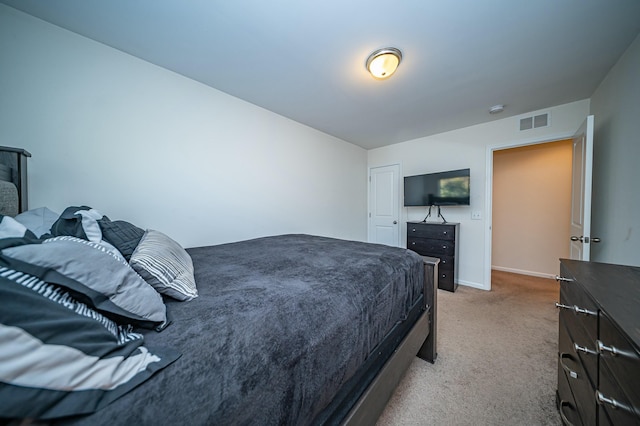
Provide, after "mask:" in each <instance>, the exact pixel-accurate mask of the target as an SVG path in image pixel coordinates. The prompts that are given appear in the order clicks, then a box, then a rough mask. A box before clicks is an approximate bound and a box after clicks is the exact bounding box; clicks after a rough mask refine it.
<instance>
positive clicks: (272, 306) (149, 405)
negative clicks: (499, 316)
mask: <svg viewBox="0 0 640 426" xmlns="http://www.w3.org/2000/svg"><path fill="white" fill-rule="evenodd" d="M18 210H20V209H18ZM31 212H33V211H32V210H29V211H22V212H20V213H19V214H18V215H16V216H15V217H12V216H10V215H5V216H2V220H1V221H0V236H2V237H3V238H1V239H0V248H2V253H1V255H0V284H2V285H0V292H1V291H4V292H5V294H3V295H2V296H0V297H4V299H3V300H21V298H25V299H28V301H27V302H25V303H26V306H34V307H35V306H39V307H40V306H41V307H40V308H38V310H37V315H32V313H30V312H27V311H26V310H25V308H24V306H25V305H24V304H23V305H21V306H17V307H13V305H12V304H11V303H10V304H5V303H4V302H3V307H2V312H1V315H0V319H2V324H3V325H4V330H5V331H6V330H10V331H11V333H14V334H7V333H5V334H4V338H3V334H2V333H1V331H2V330H3V328H0V358H1V357H3V356H4V357H5V358H10V356H9V355H7V354H8V353H10V352H11V351H13V349H14V347H15V346H16V343H15V342H17V341H18V340H19V339H10V338H7V336H14V337H15V336H16V335H17V336H19V337H20V338H22V336H21V335H20V334H19V333H20V332H21V331H22V330H23V328H20V327H24V330H28V331H30V330H34V331H33V333H34V334H37V336H38V338H40V337H42V336H43V334H46V336H47V337H46V339H49V338H50V339H52V340H51V343H50V344H49V342H47V344H49V346H50V347H54V346H55V347H56V348H57V346H56V344H58V346H64V345H65V344H66V340H65V343H64V344H63V343H59V341H60V340H56V339H62V338H61V337H59V336H58V334H59V333H62V334H63V335H64V336H66V337H65V339H70V340H71V341H73V343H71V344H69V345H70V346H73V348H72V349H73V352H71V353H74V354H77V355H78V356H79V357H81V358H82V357H84V356H86V355H87V354H88V353H91V354H94V353H93V352H91V350H93V347H90V348H88V349H87V351H86V353H85V352H82V350H84V348H85V347H86V346H91V345H89V344H88V343H87V340H91V339H96V338H95V336H97V335H98V334H99V333H98V332H94V331H92V330H94V329H96V328H99V329H100V330H101V331H100V333H102V332H103V331H102V329H109V331H110V333H111V335H113V336H116V337H117V339H116V340H117V343H113V344H111V346H109V349H107V350H105V349H104V348H103V349H102V351H103V353H101V354H100V355H99V356H98V355H95V354H94V355H92V356H93V357H94V358H96V357H97V358H99V363H104V364H105V365H106V364H109V365H111V364H113V363H114V361H113V359H114V356H113V354H114V353H117V354H118V356H119V358H118V357H115V358H117V359H118V360H124V361H123V362H121V363H120V364H118V365H117V367H116V368H114V371H115V373H113V374H112V376H114V375H115V376H117V377H118V378H119V379H118V380H120V376H127V374H128V376H127V377H126V380H124V379H123V380H122V384H120V382H118V385H117V386H113V385H111V386H110V387H109V386H107V387H105V386H102V387H101V386H99V385H95V383H93V384H91V382H92V381H95V380H96V379H95V377H100V372H97V373H95V374H93V373H87V371H92V370H91V368H93V367H92V365H93V364H91V363H84V364H83V363H72V364H71V365H69V366H66V367H68V368H72V369H73V368H75V369H77V371H75V373H74V374H71V376H73V377H77V376H82V380H77V379H74V380H73V381H72V384H73V386H76V387H77V389H78V391H75V390H74V391H72V390H69V389H63V388H60V387H56V386H59V383H58V384H56V383H55V380H63V379H61V378H60V377H58V378H56V379H55V380H53V379H52V381H50V382H49V383H45V384H44V385H42V386H41V385H38V386H36V385H34V384H33V383H32V382H33V381H36V380H40V378H41V376H43V375H44V376H47V375H52V374H50V373H49V372H47V373H46V374H38V373H37V372H34V371H30V370H34V368H33V367H29V368H26V369H25V368H23V370H26V373H25V375H26V376H28V377H29V378H28V379H24V378H21V380H23V381H22V382H20V381H19V380H17V379H15V377H13V376H15V374H13V371H12V370H11V368H9V367H7V366H6V365H8V364H7V363H0V365H2V364H4V365H5V367H0V385H2V386H0V408H1V409H2V411H0V417H2V418H5V419H13V421H14V422H19V420H17V419H24V418H30V419H38V421H40V422H45V423H50V424H64V425H71V424H73V425H102V424H104V425H107V424H109V425H113V424H158V423H159V424H183V423H188V424H203V425H204V424H372V423H375V420H376V419H377V417H378V416H379V414H380V413H381V412H382V410H383V409H384V406H385V404H386V402H387V400H388V399H389V397H390V396H391V394H392V393H393V390H394V389H395V387H396V385H397V384H398V383H399V381H400V379H401V378H402V376H403V374H404V372H405V371H406V369H407V368H408V366H409V364H410V363H411V362H412V361H413V359H414V357H415V356H416V355H418V356H419V357H421V358H423V359H425V360H427V361H430V362H434V361H435V359H436V333H435V330H436V327H435V325H436V324H435V319H436V289H435V287H434V282H437V281H436V280H435V276H436V274H437V265H438V260H437V259H431V258H423V257H421V256H419V255H417V254H416V253H414V252H412V251H408V250H405V249H401V248H394V247H387V246H383V245H378V244H369V243H363V242H356V241H347V240H340V239H335V238H327V237H321V236H313V235H302V234H291V235H278V236H268V237H262V238H256V239H252V240H247V241H239V242H234V243H229V244H221V245H216V246H207V247H196V248H189V249H187V250H184V249H183V248H182V247H180V246H179V244H177V243H176V242H175V241H174V240H172V239H171V238H170V237H169V236H167V235H164V234H163V233H162V232H159V231H155V230H148V229H144V228H139V227H137V226H136V225H133V224H129V223H127V222H124V221H111V220H110V219H109V218H108V217H107V216H104V215H102V214H101V213H99V212H97V211H96V210H95V209H92V208H91V207H87V206H70V207H69V208H67V209H65V210H64V212H63V213H62V214H60V215H59V216H58V215H57V214H52V213H49V214H48V216H47V213H46V210H42V209H41V210H39V211H37V213H36V215H37V216H38V218H40V219H39V220H40V222H38V221H36V222H35V223H36V224H37V225H38V226H40V229H35V228H36V225H34V224H33V223H34V222H29V221H24V220H23V221H22V222H21V221H20V220H21V215H23V216H24V215H26V216H28V215H29V213H31ZM51 221H53V224H52V225H51V226H48V225H49V224H50V223H51ZM23 222H25V223H26V224H24V223H23ZM21 225H22V226H24V229H23V228H21ZM27 225H29V226H27ZM96 225H97V228H96ZM97 229H99V230H100V236H98V235H97V233H98V231H97ZM43 230H44V231H45V232H44V234H41V235H37V234H38V233H40V232H42V231H43ZM34 231H35V232H34ZM116 231H117V232H116ZM127 235H129V236H131V235H135V238H133V239H134V241H133V242H132V241H130V240H131V239H130V238H127ZM138 237H139V239H138ZM113 248H115V252H114V251H113ZM167 253H169V254H167ZM118 256H121V257H122V258H120V257H118ZM56 259H57V260H56ZM144 259H146V260H148V261H149V262H150V263H145V262H144V261H143V260H144ZM176 259H178V260H177V263H178V264H180V265H179V266H180V267H183V266H184V268H183V269H186V270H187V272H184V271H183V270H182V269H180V268H177V269H176V270H180V271H179V272H178V273H174V274H173V275H174V278H175V279H174V282H172V283H170V284H171V285H165V286H164V287H163V283H161V282H154V281H153V280H154V279H156V278H157V277H156V278H154V277H149V276H147V274H148V273H149V271H152V272H153V271H154V268H156V269H157V270H160V269H163V268H165V269H166V268H168V269H171V268H170V267H169V266H167V265H169V264H171V262H176ZM56 262H57V263H56ZM154 262H155V263H156V264H155V265H154ZM103 263H105V264H107V266H104V267H103V266H102V264H103ZM59 264H62V265H63V266H59ZM69 265H76V266H73V267H70V266H69ZM74 268H75V269H74ZM103 269H104V270H103ZM79 271H80V272H79ZM100 274H102V275H100ZM189 274H191V275H189ZM169 275H171V274H169ZM87 277H90V278H87ZM92 280H93V281H92ZM89 281H92V282H91V283H90V282H89ZM113 281H117V282H119V283H122V282H126V283H127V286H130V287H126V286H125V287H126V288H125V287H123V286H122V285H120V286H119V287H118V286H116V287H117V288H113V289H110V288H106V289H105V288H103V287H109V286H111V284H112V282H113ZM156 281H158V280H157V279H156ZM95 282H98V285H99V286H100V288H98V287H96V284H95ZM133 282H135V285H133V284H131V283H133ZM25 283H27V284H25ZM176 283H177V284H176ZM147 284H148V285H147ZM165 284H166V283H165ZM145 285H146V286H145ZM169 287H170V288H169ZM34 288H38V289H40V290H38V291H39V292H40V294H38V295H37V297H36V296H35V295H34V293H37V291H34ZM123 288H124V290H123ZM132 289H133V290H132ZM43 294H47V297H43V296H42V295H43ZM123 294H124V296H126V297H122V296H123ZM136 298H137V299H138V300H135V299H136ZM61 300H62V302H61ZM132 301H133V302H132ZM158 301H159V302H158ZM163 308H164V310H163ZM58 310H59V311H60V312H59V314H60V315H62V316H64V321H63V320H60V319H59V318H57V317H56V316H55V315H57V314H56V313H54V311H55V312H58ZM69 310H74V312H77V311H82V312H85V315H84V316H83V318H82V319H81V320H82V321H84V322H90V320H91V321H92V323H91V324H89V325H87V327H88V328H87V330H89V331H87V332H86V333H87V334H86V335H85V336H78V335H77V334H78V330H82V329H83V327H84V326H85V325H84V323H83V324H82V325H77V326H76V325H75V323H73V321H76V320H77V319H75V317H74V319H73V320H68V321H70V322H69V324H70V326H69V327H67V328H70V329H71V331H69V330H68V329H66V330H64V331H60V330H58V329H57V328H55V327H53V326H52V325H51V324H58V323H64V322H65V321H67V316H68V312H67V311H69ZM136 310H137V311H136ZM86 312H91V314H86ZM75 316H76V317H77V316H78V315H75ZM87 317H92V318H89V319H87ZM11 321H14V322H13V323H11ZM94 323H97V325H96V324H94ZM25 324H26V325H25ZM92 327H93V328H92ZM41 328H42V329H43V330H44V331H43V330H40V329H41ZM52 329H53V331H52ZM16 330H17V331H16ZM16 333H18V334H16ZM38 333H40V334H38ZM89 334H90V336H91V337H87V336H89ZM104 334H107V333H104ZM50 335H53V337H49V336H50ZM46 339H45V337H42V341H45V340H46ZM34 341H37V342H40V340H39V339H35V340H34ZM56 342H57V343H56ZM38 344H40V343H38ZM101 344H102V343H101ZM74 345H75V346H74ZM93 346H98V344H97V343H95V345H93ZM80 349H82V350H80ZM65 350H67V351H70V350H71V349H69V348H67V347H65ZM121 351H124V352H122V353H121ZM14 352H15V351H14ZM25 353H28V354H31V353H38V350H34V351H31V352H25ZM123 353H124V355H123ZM3 354H4V355H3ZM50 354H51V352H47V358H46V359H47V360H49V359H52V358H55V357H52V356H51V355H50ZM14 358H16V357H15V354H14ZM17 358H18V361H19V362H23V365H31V366H33V365H34V364H33V363H32V364H28V363H27V361H25V358H27V357H26V356H23V357H17ZM94 358H92V359H94ZM130 358H131V359H133V358H135V359H136V361H135V362H138V363H139V364H137V365H139V366H138V369H137V370H136V371H137V372H136V373H135V374H133V373H128V372H126V373H124V374H123V373H122V370H126V369H127V368H128V367H127V365H128V364H127V362H128V361H129V359H130ZM140 360H142V361H140ZM13 361H14V362H18V361H16V360H15V359H14V360H13ZM83 362H84V361H83ZM118 362H120V361H118ZM131 362H132V363H133V361H131ZM96 363H98V361H96ZM54 364H55V363H54ZM78 364H81V365H85V364H87V365H89V366H88V367H87V369H86V370H84V369H82V368H80V367H78ZM35 365H36V366H37V364H35ZM100 365H102V364H100ZM3 369H4V370H3ZM29 373H31V374H29ZM12 374H13V376H12ZM129 376H130V377H129ZM7 377H9V378H7ZM12 377H13V378H12ZM11 380H15V381H14V382H11ZM29 380H32V382H29ZM64 380H67V377H66V376H65V377H64ZM86 382H89V383H90V385H87V384H86ZM51 383H54V384H51ZM78 383H80V384H78ZM73 386H71V387H73ZM83 386H84V387H83ZM92 386H93V387H92ZM43 388H44V389H43ZM74 392H75V393H74ZM42 395H44V396H42ZM20 398H22V399H20ZM40 400H42V401H40Z"/></svg>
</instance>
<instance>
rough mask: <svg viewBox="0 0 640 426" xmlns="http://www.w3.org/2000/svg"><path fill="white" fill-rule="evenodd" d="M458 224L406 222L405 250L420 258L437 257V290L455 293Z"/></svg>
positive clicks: (456, 285)
mask: <svg viewBox="0 0 640 426" xmlns="http://www.w3.org/2000/svg"><path fill="white" fill-rule="evenodd" d="M459 234H460V224H459V223H449V222H444V223H439V222H407V248H408V249H411V250H413V251H415V252H416V253H418V254H420V255H422V256H429V257H437V258H439V259H440V265H439V266H438V268H439V271H438V288H439V289H442V290H448V291H455V290H456V288H457V287H458V283H457V282H456V279H457V277H458V235H459Z"/></svg>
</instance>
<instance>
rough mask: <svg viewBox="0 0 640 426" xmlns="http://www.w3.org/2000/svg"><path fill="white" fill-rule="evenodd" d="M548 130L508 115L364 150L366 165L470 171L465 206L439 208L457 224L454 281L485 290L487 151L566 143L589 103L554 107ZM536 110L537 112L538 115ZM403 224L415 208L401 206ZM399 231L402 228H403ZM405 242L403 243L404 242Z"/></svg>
mask: <svg viewBox="0 0 640 426" xmlns="http://www.w3.org/2000/svg"><path fill="white" fill-rule="evenodd" d="M543 111H544V112H546V111H550V113H551V126H549V127H544V128H538V129H533V130H529V131H525V132H520V131H519V130H518V129H519V127H518V123H519V120H520V118H521V116H516V117H509V118H505V119H501V120H496V121H492V122H489V123H485V124H480V125H476V126H471V127H466V128H463V129H457V130H454V131H451V132H446V133H441V134H438V135H434V136H428V137H424V138H418V139H414V140H412V141H408V142H403V143H399V144H395V145H390V146H386V147H382V148H378V149H374V150H370V151H369V152H368V156H369V160H368V161H369V167H375V166H382V165H385V164H392V163H400V164H402V171H403V175H404V176H409V175H414V174H419V173H427V172H437V171H443V170H449V169H461V168H467V167H469V168H471V207H449V208H443V214H444V216H445V218H446V219H447V221H449V222H460V259H459V261H460V264H459V266H460V274H459V281H458V282H459V283H460V284H463V285H468V286H472V287H478V288H484V289H489V288H490V286H491V284H490V274H489V271H490V262H489V260H490V259H489V257H487V256H490V247H491V246H490V244H488V243H489V242H490V241H489V240H490V237H491V234H490V227H491V223H490V221H489V220H488V216H487V214H488V212H489V210H488V209H489V208H490V206H488V205H487V204H488V203H487V198H486V197H487V185H488V184H489V185H490V183H491V176H488V175H487V168H488V167H492V166H491V160H489V158H492V155H493V149H496V148H498V147H507V146H517V145H526V144H529V143H534V142H542V141H551V140H559V139H566V138H567V137H570V136H571V135H573V133H575V131H576V130H578V127H579V126H580V124H581V123H582V122H583V121H584V119H585V118H586V116H587V115H588V113H589V101H588V100H583V101H578V102H573V103H570V104H566V105H560V106H557V107H554V108H550V109H545V110H543ZM541 112H542V111H541ZM472 210H473V211H476V210H477V211H480V212H482V218H483V219H482V220H471V211H472ZM403 211H404V219H405V220H407V219H408V220H422V219H423V218H424V216H425V215H426V212H425V210H424V209H421V208H404V209H403ZM402 232H403V233H405V232H406V224H403V231H402ZM405 242H406V241H405Z"/></svg>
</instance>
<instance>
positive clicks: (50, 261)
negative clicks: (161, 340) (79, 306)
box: [0, 237, 168, 329]
mask: <svg viewBox="0 0 640 426" xmlns="http://www.w3.org/2000/svg"><path fill="white" fill-rule="evenodd" d="M0 258H2V260H3V261H4V264H5V265H6V266H8V267H11V268H13V269H17V270H21V271H24V272H26V273H29V274H31V275H34V276H36V277H38V278H40V279H42V280H44V281H46V282H49V283H53V284H57V285H60V286H63V287H65V288H67V289H68V290H69V291H70V292H71V294H73V295H74V296H75V297H76V298H78V299H79V300H80V301H82V302H84V303H86V304H88V305H90V306H91V307H93V308H94V309H96V310H98V311H100V312H101V313H103V314H104V315H106V316H108V317H110V318H112V319H114V320H115V321H118V322H123V323H129V324H134V325H138V326H142V327H148V328H156V329H162V328H164V327H165V326H166V325H167V323H168V322H167V315H166V308H165V306H164V303H163V301H162V297H161V296H160V295H159V294H158V292H156V290H154V288H153V287H151V286H150V285H149V284H148V283H146V282H145V281H144V280H143V279H142V278H141V277H140V276H139V275H138V274H137V273H136V272H135V271H134V270H133V269H132V268H131V267H130V266H129V265H128V264H127V262H126V261H124V260H123V259H122V257H119V255H115V254H113V253H111V252H109V251H108V250H107V249H105V248H104V247H103V246H102V245H100V244H96V243H92V242H89V241H86V240H83V239H80V238H75V237H55V238H51V239H47V240H44V241H43V242H42V243H41V244H26V245H20V246H16V247H9V248H5V249H4V250H2V253H1V255H0Z"/></svg>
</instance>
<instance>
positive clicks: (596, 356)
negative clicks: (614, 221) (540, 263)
mask: <svg viewBox="0 0 640 426" xmlns="http://www.w3.org/2000/svg"><path fill="white" fill-rule="evenodd" d="M558 281H559V282H560V302H559V303H558V304H557V306H558V308H559V337H558V389H557V394H556V400H557V401H556V402H557V404H558V409H559V411H560V416H561V417H562V421H563V423H564V424H572V425H581V424H582V425H640V268H639V267H632V266H621V265H610V264H605V263H596V262H581V261H577V260H567V259H561V261H560V276H559V277H558Z"/></svg>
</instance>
